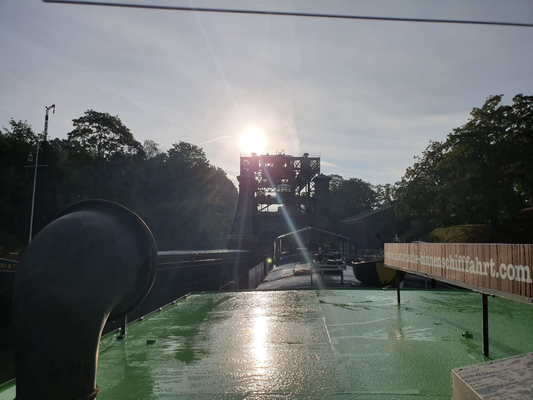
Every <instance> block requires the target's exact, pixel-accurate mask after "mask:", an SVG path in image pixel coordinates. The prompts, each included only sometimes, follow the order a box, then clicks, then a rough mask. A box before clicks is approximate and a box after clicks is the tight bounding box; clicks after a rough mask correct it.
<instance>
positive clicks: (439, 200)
mask: <svg viewBox="0 0 533 400" xmlns="http://www.w3.org/2000/svg"><path fill="white" fill-rule="evenodd" d="M445 151H446V147H445V145H444V144H443V143H442V142H430V144H429V145H428V147H427V148H426V149H425V150H424V152H423V153H422V155H421V156H415V160H416V162H415V163H414V165H413V166H412V167H409V168H407V170H406V172H405V175H404V176H403V178H402V180H401V181H400V182H398V183H397V184H396V186H397V190H396V194H397V197H398V200H399V205H398V206H397V207H396V209H395V211H396V215H397V216H398V218H399V219H404V218H408V217H416V218H426V219H436V220H437V221H438V222H439V223H440V224H442V225H446V224H447V218H446V216H447V215H448V208H447V204H448V202H447V197H446V171H444V170H443V169H442V168H441V167H440V162H441V161H442V159H443V158H444V156H445Z"/></svg>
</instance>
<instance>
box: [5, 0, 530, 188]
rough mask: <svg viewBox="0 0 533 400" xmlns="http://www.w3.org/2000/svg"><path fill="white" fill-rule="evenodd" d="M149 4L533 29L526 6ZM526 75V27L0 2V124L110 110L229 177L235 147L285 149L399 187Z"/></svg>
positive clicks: (59, 127) (451, 0) (479, 1)
mask: <svg viewBox="0 0 533 400" xmlns="http://www.w3.org/2000/svg"><path fill="white" fill-rule="evenodd" d="M118 1H121V0H118ZM122 2H123V3H124V1H122ZM128 2H129V3H135V2H136V3H140V1H138V0H131V1H128ZM146 3H152V4H159V5H177V6H188V5H194V6H197V7H217V8H223V7H227V8H246V9H256V10H277V11H299V12H319V13H328V14H353V15H371V16H383V17H413V18H443V19H471V20H489V21H506V22H522V23H533V2H531V1H529V0H507V1H500V0H497V1H496V0H448V1H441V0H439V1H437V0H367V1H362V0H346V1H342V0H320V1H316V0H306V1H303V0H299V1H297V0H293V1H289V0H287V1H280V0H259V1H252V0H241V1H230V0H227V1H222V0H220V1H194V2H193V1H192V0H189V1H186V0H185V1H181V0H166V1H165V0H157V1H156V0H154V1H152V0H145V4H146ZM532 71H533V28H520V27H518V28H517V27H501V26H479V25H456V24H428V23H407V22H384V21H361V20H339V19H317V18H302V17H286V16H265V15H234V14H233V15H232V14H216V13H199V12H183V11H159V10H139V9H127V8H110V7H96V6H87V5H85V6H77V5H68V4H46V3H42V2H41V1H39V0H0V126H1V125H3V126H8V124H9V120H10V118H14V119H15V120H17V121H18V120H27V121H28V123H30V124H31V125H32V127H33V128H34V130H35V131H37V132H41V131H42V130H43V125H44V114H45V106H50V105H51V104H55V105H56V113H55V114H54V115H50V122H49V132H48V134H49V137H51V138H54V137H59V138H66V137H67V133H68V132H70V131H71V130H72V129H73V126H72V120H73V119H75V118H79V117H80V116H82V115H83V113H84V112H85V111H86V110H88V109H93V110H96V111H100V112H106V113H109V114H111V115H117V116H119V117H120V119H121V120H122V122H123V123H124V124H125V125H126V126H127V127H128V128H129V129H130V130H131V132H132V133H133V135H134V136H135V138H136V139H137V140H139V141H140V142H141V143H143V142H144V141H145V140H153V141H155V142H156V143H159V145H160V147H161V148H163V149H169V148H170V147H171V146H172V143H176V142H179V141H185V142H189V143H193V144H196V145H199V146H200V147H202V148H203V149H204V151H205V153H206V155H207V158H208V159H209V160H210V162H211V163H212V164H213V165H216V166H217V167H221V168H222V169H224V170H225V171H226V172H227V174H228V176H229V177H230V178H231V179H232V180H234V182H236V180H235V177H236V176H237V175H238V174H239V156H240V153H241V152H251V151H256V152H259V153H265V152H270V153H274V152H276V151H277V150H280V149H282V150H283V151H285V153H287V154H302V153H305V152H307V153H310V154H320V155H321V160H322V172H323V173H324V174H338V175H341V176H343V177H344V178H345V179H348V178H360V179H363V180H365V181H368V182H370V183H372V184H385V183H394V182H396V181H398V180H400V179H401V177H402V176H403V175H404V173H405V170H406V168H408V167H409V166H411V165H412V164H413V162H414V159H413V157H414V156H416V155H420V154H421V152H422V151H423V150H424V149H425V148H426V147H427V145H428V144H429V141H430V140H439V141H440V140H444V139H445V138H446V136H447V135H448V133H450V132H451V131H452V129H454V128H456V127H459V126H461V125H463V124H464V123H466V122H467V120H468V117H469V113H470V111H471V110H472V108H473V107H481V106H482V105H483V103H484V102H485V100H486V98H487V97H488V96H490V95H494V94H503V95H505V101H506V102H511V101H512V97H513V96H514V95H516V94H518V93H523V94H524V95H533V73H532ZM243 134H244V135H245V136H246V135H248V137H247V138H245V139H243V138H242V136H243ZM250 146H252V147H250ZM254 146H255V147H254Z"/></svg>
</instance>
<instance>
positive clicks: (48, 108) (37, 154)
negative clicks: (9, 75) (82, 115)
mask: <svg viewBox="0 0 533 400" xmlns="http://www.w3.org/2000/svg"><path fill="white" fill-rule="evenodd" d="M45 108H46V113H45V116H44V132H43V135H44V141H46V137H47V136H48V112H49V111H50V110H53V113H54V114H55V113H56V105H55V104H52V105H51V106H48V107H45ZM39 136H40V135H37V153H36V154H35V166H34V167H33V168H34V172H33V194H32V197H31V217H30V237H29V239H28V243H31V238H32V233H33V212H34V209H35V188H36V186H37V168H39V167H43V165H39V146H40V144H41V140H40V137H39Z"/></svg>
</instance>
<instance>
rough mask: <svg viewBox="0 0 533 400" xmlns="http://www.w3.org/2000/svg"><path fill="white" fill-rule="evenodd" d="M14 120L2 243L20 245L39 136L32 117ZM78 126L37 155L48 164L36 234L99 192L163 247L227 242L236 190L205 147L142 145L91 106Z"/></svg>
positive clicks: (0, 218)
mask: <svg viewBox="0 0 533 400" xmlns="http://www.w3.org/2000/svg"><path fill="white" fill-rule="evenodd" d="M9 124H10V128H5V127H4V128H3V130H2V131H0V154H1V157H0V169H1V170H2V174H0V185H1V187H2V196H1V197H0V248H2V247H3V248H4V250H8V251H15V250H20V249H21V248H22V247H23V246H24V244H25V243H27V239H28V230H29V218H30V208H31V190H32V184H33V171H34V169H33V168H24V166H26V165H31V163H29V162H28V161H27V159H28V155H29V153H30V152H33V153H35V146H36V138H37V136H36V135H35V133H34V132H33V131H32V129H31V127H30V126H29V125H28V124H27V123H26V122H22V121H19V122H15V121H14V120H11V121H10V123H9ZM73 124H74V130H73V131H72V132H70V133H69V134H68V140H63V139H53V140H50V141H49V142H48V144H47V146H46V155H44V153H41V156H40V158H39V164H41V160H46V164H47V165H48V167H46V168H39V170H38V178H37V192H36V203H35V204H36V208H35V222H34V232H35V233H37V232H38V231H39V230H40V229H42V228H43V227H44V226H45V225H46V224H47V223H49V222H50V221H51V220H53V219H54V217H55V215H56V214H57V213H58V212H59V211H60V210H61V209H62V208H64V207H66V206H67V205H69V204H72V203H74V202H77V201H80V200H84V199H89V198H101V199H106V200H111V201H116V202H118V203H121V204H123V205H124V206H126V207H128V208H130V209H132V210H133V211H135V212H136V213H137V214H139V215H140V216H141V218H143V219H144V220H145V222H146V223H147V225H148V226H149V227H150V229H151V230H152V232H153V234H154V236H155V238H156V241H157V244H158V247H159V248H160V249H163V250H164V249H189V248H193V249H207V248H220V247H225V244H226V238H227V235H228V234H229V231H230V226H231V223H232V221H233V217H234V214H235V209H236V207H237V198H238V195H237V189H236V188H235V186H234V185H233V183H232V182H231V181H230V180H229V179H228V178H227V177H226V174H225V172H224V171H223V170H221V169H220V168H216V167H214V166H212V165H211V164H210V163H209V161H208V160H207V158H206V156H205V153H204V151H203V150H202V149H201V148H199V147H197V146H194V145H192V144H189V143H186V142H179V143H177V144H174V145H173V147H172V148H171V149H170V150H169V151H168V152H164V151H162V150H160V148H159V145H158V144H157V143H155V142H153V141H146V142H145V144H144V146H142V145H141V144H140V143H139V142H137V141H136V140H135V138H134V137H133V134H132V133H131V132H130V130H129V129H128V128H127V127H126V126H124V125H123V124H122V122H121V121H120V119H119V118H118V117H113V116H110V115H109V114H106V113H99V112H96V111H93V110H88V111H87V112H85V115H84V116H82V117H81V118H78V119H75V120H73ZM41 151H42V150H41ZM43 163H44V162H43Z"/></svg>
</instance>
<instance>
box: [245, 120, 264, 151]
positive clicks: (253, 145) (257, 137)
mask: <svg viewBox="0 0 533 400" xmlns="http://www.w3.org/2000/svg"><path fill="white" fill-rule="evenodd" d="M266 143H267V140H266V135H265V133H264V132H263V131H262V130H261V129H259V128H258V127H257V126H255V125H250V126H248V127H246V128H245V129H244V130H243V131H242V133H241V136H240V141H239V147H240V148H241V151H242V152H243V153H252V152H253V153H263V152H264V151H265V146H266Z"/></svg>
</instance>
